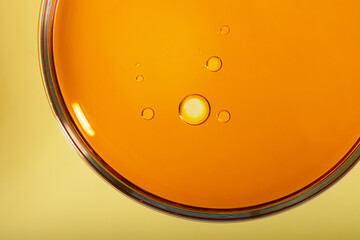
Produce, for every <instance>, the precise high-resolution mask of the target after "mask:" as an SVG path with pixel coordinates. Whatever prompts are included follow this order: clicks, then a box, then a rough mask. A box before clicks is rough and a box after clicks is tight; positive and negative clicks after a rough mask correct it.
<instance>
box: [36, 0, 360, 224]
mask: <svg viewBox="0 0 360 240" xmlns="http://www.w3.org/2000/svg"><path fill="white" fill-rule="evenodd" d="M58 1H59V0H42V6H41V12H40V17H39V35H38V38H39V39H38V47H39V59H40V67H41V71H42V77H43V84H44V87H45V90H46V93H47V97H48V100H49V103H50V105H51V108H52V110H53V113H54V115H55V117H56V119H57V121H58V123H59V125H60V127H61V129H62V131H63V133H64V135H65V136H66V138H67V139H68V141H69V142H70V143H71V145H72V146H73V148H74V149H75V150H76V151H77V152H78V153H79V155H80V156H81V157H82V158H83V160H84V161H85V162H86V163H87V164H88V165H89V166H90V167H91V168H92V169H93V170H94V171H95V172H96V173H97V174H98V175H99V176H101V177H102V178H103V179H104V180H105V181H106V182H108V183H109V184H110V185H112V186H113V187H114V188H115V189H117V190H119V191H120V192H122V193H124V194H125V195H126V196H128V197H130V198H131V199H133V200H135V201H137V202H138V203H140V204H142V205H145V206H147V207H150V208H152V209H154V210H157V211H160V212H162V213H167V214H170V215H173V216H177V217H180V218H186V219H191V220H201V221H211V222H214V221H215V222H216V221H217V222H224V221H242V220H251V219H256V218H260V217H265V216H269V215H272V214H276V213H280V212H282V211H284V210H287V209H290V208H293V207H295V206H298V205H299V204H301V203H304V202H306V201H308V200H310V199H312V198H313V197H315V196H317V195H318V194H320V193H321V192H323V191H325V190H326V189H328V188H329V187H330V186H332V185H333V184H335V183H336V182H337V181H338V180H340V179H341V178H342V177H343V176H344V175H345V174H346V173H347V172H348V171H349V170H350V169H351V168H352V167H353V166H354V165H355V164H356V163H357V162H358V161H359V158H360V147H359V142H360V140H358V141H357V143H356V144H355V145H354V147H353V148H352V149H351V150H350V151H349V152H348V154H347V155H346V156H345V157H344V158H343V159H342V160H341V161H339V163H338V164H337V165H336V166H334V167H333V169H331V170H329V171H328V172H327V173H326V174H325V175H324V176H322V177H321V178H319V179H318V180H316V181H315V182H313V183H312V184H311V185H309V186H307V187H305V188H304V189H301V190H299V191H298V192H296V193H294V194H291V195H289V196H286V197H284V198H281V199H278V200H276V201H274V202H270V203H265V204H262V205H258V206H253V207H248V208H242V209H205V208H197V207H192V206H185V205H180V204H176V203H171V202H168V201H166V200H165V199H160V198H156V196H151V195H150V194H149V193H146V192H145V191H143V190H141V189H140V188H138V187H137V186H134V185H131V183H129V182H126V180H125V179H121V177H119V175H117V174H116V173H114V172H113V171H112V170H111V168H110V167H109V166H108V165H107V164H106V163H105V162H104V161H103V160H102V159H101V158H100V157H99V156H98V155H97V154H96V153H95V152H94V151H93V150H92V149H91V148H90V146H89V145H88V144H87V143H86V141H85V140H84V139H83V138H82V136H81V134H80V132H79V131H78V130H77V128H76V125H75V124H74V122H73V120H72V118H71V116H70V114H69V112H68V110H67V108H66V105H65V103H64V100H63V98H62V95H61V92H60V89H59V86H58V82H57V77H56V71H55V66H54V59H53V52H52V44H53V21H54V17H55V12H56V6H57V3H58Z"/></svg>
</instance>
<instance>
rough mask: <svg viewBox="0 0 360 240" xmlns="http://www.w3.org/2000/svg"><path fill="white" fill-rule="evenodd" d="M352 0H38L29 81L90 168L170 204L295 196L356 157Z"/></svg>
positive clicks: (226, 208) (355, 6)
mask: <svg viewBox="0 0 360 240" xmlns="http://www.w3.org/2000/svg"><path fill="white" fill-rule="evenodd" d="M359 9H360V2H354V1H351V0H344V1H342V2H341V4H339V3H338V2H331V1H330V2H329V1H325V0H319V1H310V0H304V1H301V2H299V1H285V0H284V1H268V0H266V1H265V0H262V1H251V0H248V1H236V0H227V1H221V2H219V1H212V0H210V1H209V0H206V1H205V0H198V1H190V0H184V1H158V2H153V1H152V2H151V1H145V0H144V1H143V0H139V1H115V0H106V1H101V2H100V1H95V0H87V1H71V0H57V1H55V0H44V1H43V3H42V10H41V14H40V22H39V35H40V36H39V55H40V63H41V68H42V72H43V80H44V81H43V82H44V85H45V89H46V92H47V95H48V99H49V102H50V105H51V107H52V109H53V112H54V114H55V116H56V118H57V120H58V122H59V124H60V126H61V129H62V130H63V132H64V133H65V135H66V137H67V139H68V140H69V142H70V143H71V144H72V145H73V146H74V147H75V149H76V150H77V151H78V152H79V154H80V155H81V156H82V158H83V159H84V160H85V161H86V162H87V164H88V165H89V166H90V167H91V168H92V169H94V170H95V172H97V173H98V174H99V175H100V176H101V177H102V178H103V179H105V180H106V181H107V182H109V183H110V184H111V185H112V186H114V187H115V188H116V189H118V190H119V191H120V192H122V193H124V194H125V195H127V196H129V197H130V198H132V199H134V200H135V201H137V202H139V203H141V204H143V205H146V206H150V207H152V208H153V209H155V210H158V211H160V212H164V213H168V214H171V215H173V216H178V217H183V218H189V219H196V220H204V221H240V220H248V219H254V218H259V217H263V216H268V215H271V214H274V213H278V212H281V211H283V210H286V209H289V208H292V207H294V206H297V205H299V204H301V203H303V202H305V201H307V200H309V199H311V198H312V197H314V196H316V195H317V194H319V193H321V192H323V191H324V190H325V189H327V188H328V187H330V186H332V185H333V184H334V183H335V182H336V181H338V180H339V179H340V178H341V177H342V176H343V175H344V174H345V173H347V172H348V171H349V170H350V169H351V168H352V167H353V166H354V165H355V164H356V163H357V161H358V159H359V154H360V152H359V137H360V124H359V122H360V105H359V104H358V99H357V98H358V97H357V96H358V92H359V90H360V81H359V79H360V68H359V67H358V66H359V63H360V44H359V42H360V32H359V31H356V29H357V28H358V27H359V25H360V24H359V23H360V15H359V14H357V12H358V10H359Z"/></svg>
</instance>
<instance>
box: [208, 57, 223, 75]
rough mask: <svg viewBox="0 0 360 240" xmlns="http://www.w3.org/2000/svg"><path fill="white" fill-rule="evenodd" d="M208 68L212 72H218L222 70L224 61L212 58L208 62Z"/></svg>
mask: <svg viewBox="0 0 360 240" xmlns="http://www.w3.org/2000/svg"><path fill="white" fill-rule="evenodd" d="M206 67H207V69H209V70H210V71H212V72H218V71H219V70H220V69H221V68H222V61H221V59H220V58H219V57H216V56H213V57H210V58H209V59H208V60H207V62H206Z"/></svg>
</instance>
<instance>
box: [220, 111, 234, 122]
mask: <svg viewBox="0 0 360 240" xmlns="http://www.w3.org/2000/svg"><path fill="white" fill-rule="evenodd" d="M216 116H217V119H218V121H219V122H221V123H227V122H229V121H230V119H231V114H230V113H229V112H228V111H226V110H224V111H220V112H219V113H218V114H217V115H216Z"/></svg>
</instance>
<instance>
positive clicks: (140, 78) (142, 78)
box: [136, 75, 144, 83]
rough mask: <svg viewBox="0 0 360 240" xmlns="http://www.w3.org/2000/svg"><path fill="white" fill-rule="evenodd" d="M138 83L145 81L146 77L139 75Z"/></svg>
mask: <svg viewBox="0 0 360 240" xmlns="http://www.w3.org/2000/svg"><path fill="white" fill-rule="evenodd" d="M136 81H137V82H139V83H141V82H143V81H144V77H143V76H142V75H139V76H137V77H136Z"/></svg>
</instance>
